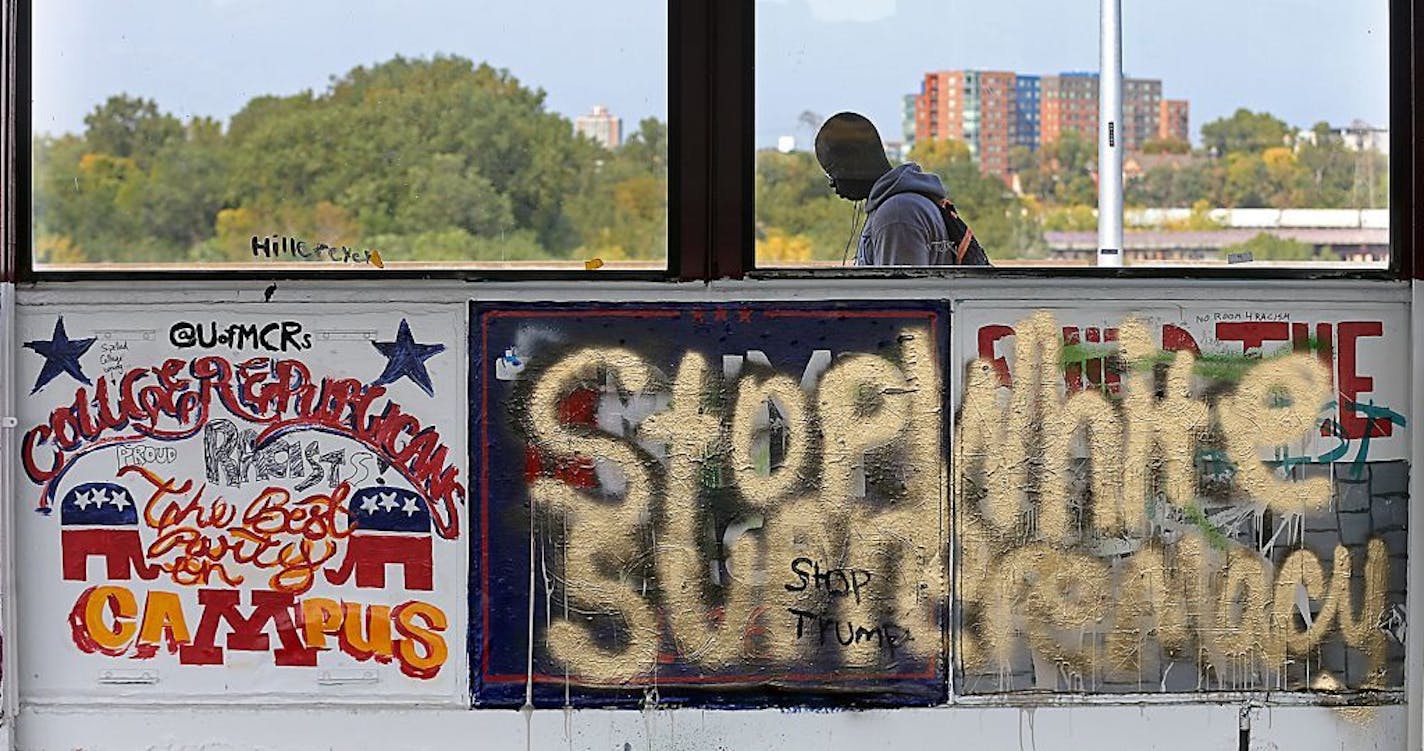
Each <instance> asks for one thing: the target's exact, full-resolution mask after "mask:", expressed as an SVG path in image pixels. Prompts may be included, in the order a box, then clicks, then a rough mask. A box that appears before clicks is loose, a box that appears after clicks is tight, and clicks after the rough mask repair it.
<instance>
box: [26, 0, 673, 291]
mask: <svg viewBox="0 0 1424 751" xmlns="http://www.w3.org/2000/svg"><path fill="white" fill-rule="evenodd" d="M29 6H30V13H31V16H32V17H31V28H32V34H31V37H32V44H33V54H32V61H31V64H32V84H31V86H32V90H33V113H32V120H31V126H32V136H33V138H32V149H33V160H32V163H33V168H32V180H31V190H32V204H33V214H32V230H33V231H32V240H33V245H34V253H33V263H34V266H35V268H36V269H38V270H41V271H44V270H50V271H55V270H74V269H79V270H90V271H92V270H101V271H102V270H123V269H134V268H147V269H165V270H173V269H193V268H220V269H229V268H249V269H251V268H260V269H267V270H271V269H272V268H273V267H274V266H276V267H279V268H280V269H281V270H283V271H292V270H295V271H307V270H310V271H327V270H337V269H345V270H356V269H366V270H376V269H378V268H385V269H389V270H400V269H413V270H427V269H439V268H469V267H479V268H511V269H520V268H531V267H535V268H578V269H583V268H585V267H586V266H597V265H605V266H607V267H609V268H630V269H654V270H655V269H665V268H667V258H668V251H667V248H668V224H669V222H668V204H669V201H668V196H669V188H668V186H669V181H668V175H669V170H668V166H669V147H668V144H669V138H668V120H669V118H668V104H667V90H668V82H667V70H668V65H667V59H668V53H667V50H668V6H667V4H666V3H664V2H661V1H660V0H613V1H611V2H607V3H602V4H600V5H599V6H598V12H596V13H590V12H586V11H587V9H588V6H587V5H586V4H583V3H576V2H573V1H572V0H530V1H529V2H522V3H517V4H494V5H491V4H488V3H477V4H472V3H466V2H457V1H456V0H426V1H423V2H416V3H407V4H392V3H381V4H360V5H356V6H353V5H351V4H349V3H340V2H335V0H318V1H317V2H303V3H279V2H268V1H267V0H214V1H213V2H198V3H177V4H167V5H165V7H164V10H163V11H162V13H155V12H150V11H143V10H139V9H137V8H135V7H134V6H132V5H130V4H114V3H107V2H100V1H98V0H43V1H42V2H32V3H29ZM353 8H359V10H353ZM574 15H576V16H577V17H578V19H579V21H578V23H568V24H551V23H549V22H548V19H550V18H558V17H570V16H574Z"/></svg>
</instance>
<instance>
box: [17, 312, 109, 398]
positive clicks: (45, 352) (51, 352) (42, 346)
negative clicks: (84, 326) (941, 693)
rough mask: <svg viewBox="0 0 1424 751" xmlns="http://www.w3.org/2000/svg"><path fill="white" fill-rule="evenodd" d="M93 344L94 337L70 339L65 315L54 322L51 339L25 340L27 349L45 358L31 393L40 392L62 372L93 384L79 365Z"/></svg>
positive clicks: (81, 381)
mask: <svg viewBox="0 0 1424 751" xmlns="http://www.w3.org/2000/svg"><path fill="white" fill-rule="evenodd" d="M93 345H94V338H93V337H90V338H88V339H70V338H69V335H68V334H66V333H64V316H60V317H59V320H57V321H55V322H54V334H52V335H51V336H50V339H49V341H45V340H43V339H36V340H35V341H33V342H25V348H26V349H32V350H34V351H35V352H38V353H39V354H40V355H42V356H44V359H45V363H44V367H42V368H40V377H39V378H36V379H35V387H34V388H32V389H30V393H31V394H34V393H36V392H38V391H39V390H40V389H42V388H44V385H45V384H46V383H49V382H50V381H53V380H54V379H55V378H56V377H57V376H59V374H60V373H68V374H70V375H71V376H74V378H75V380H77V381H79V382H80V383H83V384H85V385H87V386H92V385H93V382H91V381H90V380H89V376H86V375H84V370H83V368H82V367H81V366H80V365H79V358H80V357H83V356H84V353H85V352H88V351H89V348H90V347H91V346H93Z"/></svg>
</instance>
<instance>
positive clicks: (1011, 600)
mask: <svg viewBox="0 0 1424 751" xmlns="http://www.w3.org/2000/svg"><path fill="white" fill-rule="evenodd" d="M1277 323H1278V324H1279V325H1280V326H1281V327H1283V329H1282V330H1281V331H1277V330H1276V329H1274V328H1270V329H1264V328H1263V329H1250V330H1248V329H1247V328H1246V327H1254V326H1272V327H1273V326H1275V325H1276V324H1277ZM1231 326H1237V327H1238V328H1227V327H1231ZM1322 326H1323V330H1328V329H1329V328H1330V326H1329V325H1328V324H1324V325H1322ZM1353 326H1354V325H1352V324H1340V326H1339V329H1340V330H1341V332H1342V336H1345V335H1346V334H1345V333H1344V332H1348V331H1351V330H1352V327H1353ZM1294 328H1296V325H1295V324H1288V323H1286V322H1276V323H1270V324H1260V323H1218V324H1217V331H1218V332H1219V333H1220V334H1221V336H1220V338H1219V341H1240V342H1242V344H1241V346H1242V347H1243V348H1244V350H1245V351H1246V352H1251V351H1252V350H1257V349H1258V348H1259V347H1260V346H1261V344H1262V342H1263V341H1265V340H1266V339H1267V338H1269V337H1275V338H1277V339H1280V340H1282V341H1286V340H1288V339H1289V336H1290V332H1291V331H1292V329H1294ZM986 330H987V331H986ZM1353 330H1361V331H1375V332H1376V333H1375V334H1374V335H1379V334H1378V332H1379V327H1378V326H1377V325H1376V326H1374V327H1370V326H1360V327H1354V328H1353ZM1065 331H1066V329H1065V328H1064V327H1061V326H1060V325H1059V323H1058V321H1056V320H1055V318H1054V317H1053V316H1052V315H1050V314H1048V313H1038V314H1035V315H1031V316H1029V317H1027V318H1025V319H1023V320H1020V321H1018V322H1017V323H1015V324H1014V325H1013V326H1012V327H1008V326H1002V325H995V326H994V327H992V328H991V327H988V326H985V327H981V328H980V330H979V334H978V341H979V343H980V345H981V346H980V349H979V352H980V354H981V358H980V359H978V360H975V361H974V362H972V363H970V364H969V366H968V369H967V375H966V379H965V389H964V396H963V400H962V404H961V408H960V410H959V414H958V419H957V425H956V433H955V439H954V446H955V448H954V451H955V467H956V471H955V475H956V476H955V497H956V499H957V506H956V508H957V515H956V530H957V536H956V552H957V561H958V566H957V574H956V580H955V588H954V599H955V602H956V605H957V621H958V624H959V628H958V629H957V630H956V640H955V644H956V646H957V655H958V657H959V669H960V670H961V671H962V673H963V675H964V680H965V681H966V689H967V690H969V691H971V692H976V691H978V692H982V691H1003V690H1015V689H1024V688H1037V689H1050V690H1077V691H1084V690H1086V691H1143V690H1162V691H1167V690H1202V689H1211V688H1229V689H1241V688H1251V689H1307V690H1308V689H1310V688H1311V687H1313V686H1317V685H1322V682H1321V680H1320V675H1322V674H1323V675H1330V671H1340V672H1348V675H1345V676H1331V680H1332V681H1336V683H1337V684H1338V685H1340V686H1341V687H1342V688H1341V690H1347V689H1351V688H1357V689H1358V688H1364V689H1377V688H1385V687H1391V686H1397V685H1399V680H1400V675H1399V670H1398V667H1399V666H1398V665H1397V664H1391V661H1390V655H1391V654H1392V647H1391V645H1390V641H1389V635H1388V633H1387V631H1386V630H1385V629H1382V628H1381V627H1380V623H1381V618H1382V617H1383V616H1384V614H1385V613H1386V612H1388V610H1389V608H1390V606H1391V604H1392V602H1393V599H1392V598H1393V597H1394V596H1395V595H1394V594H1393V593H1394V592H1395V591H1396V590H1402V586H1403V584H1402V582H1399V583H1391V582H1390V581H1389V578H1390V571H1391V567H1392V566H1394V565H1395V563H1396V561H1397V560H1398V559H1399V557H1400V556H1401V555H1402V554H1403V545H1402V539H1401V538H1395V537H1394V536H1392V535H1384V536H1379V537H1360V538H1358V539H1349V540H1347V539H1345V536H1344V534H1343V530H1341V532H1340V533H1339V536H1338V537H1337V538H1336V540H1335V541H1334V542H1333V543H1332V542H1330V541H1329V540H1328V535H1325V538H1326V539H1321V537H1320V536H1319V535H1318V534H1316V533H1311V532H1309V531H1307V530H1309V529H1312V528H1314V527H1317V526H1319V525H1320V524H1321V523H1322V522H1321V520H1322V519H1323V518H1325V517H1326V515H1328V514H1331V507H1332V504H1338V498H1339V496H1340V493H1341V492H1342V491H1341V486H1340V484H1339V482H1338V480H1332V477H1331V472H1330V469H1331V466H1330V465H1328V464H1327V465H1307V466H1300V465H1299V464H1297V465H1296V466H1294V467H1292V466H1291V465H1283V464H1282V463H1281V462H1279V461H1276V462H1272V461H1269V460H1267V459H1263V456H1265V457H1269V456H1271V455H1272V454H1275V455H1277V456H1279V455H1280V454H1281V447H1285V446H1288V445H1301V444H1302V442H1308V441H1311V440H1313V439H1312V438H1311V437H1312V436H1314V435H1315V434H1316V433H1317V432H1318V431H1317V427H1318V426H1319V425H1320V419H1319V413H1320V411H1321V410H1322V409H1333V408H1335V407H1336V406H1337V401H1336V396H1337V395H1338V393H1339V392H1337V390H1336V389H1335V388H1333V387H1332V382H1331V375H1332V374H1331V368H1330V366H1331V364H1332V363H1331V361H1330V360H1329V359H1328V358H1325V359H1322V358H1321V357H1319V356H1318V354H1317V353H1316V352H1311V351H1308V350H1307V349H1304V348H1301V349H1296V350H1294V351H1288V352H1285V353H1280V352H1276V353H1271V354H1269V355H1264V356H1262V353H1260V352H1259V351H1257V355H1256V357H1255V358H1254V359H1252V360H1251V361H1250V362H1249V363H1245V364H1243V366H1242V367H1240V368H1239V369H1237V370H1235V371H1233V372H1232V373H1231V377H1230V378H1229V379H1225V378H1221V377H1220V372H1219V371H1218V372H1212V371H1210V370H1206V371H1204V369H1202V368H1201V367H1200V363H1201V361H1202V360H1203V359H1206V358H1209V357H1211V356H1212V355H1213V353H1210V352H1209V353H1205V354H1203V353H1202V351H1201V349H1200V348H1199V347H1198V346H1196V342H1195V339H1193V338H1192V336H1191V335H1190V334H1188V333H1187V332H1186V331H1185V330H1184V329H1181V328H1180V327H1177V326H1175V325H1173V324H1164V325H1163V326H1162V328H1161V336H1160V340H1161V342H1162V343H1163V346H1164V348H1167V349H1166V351H1164V349H1159V348H1158V346H1157V344H1156V342H1155V341H1154V337H1153V336H1152V334H1151V333H1150V332H1149V329H1148V327H1147V326H1146V325H1145V324H1144V323H1142V322H1141V321H1140V320H1138V319H1136V318H1133V317H1128V318H1126V319H1125V320H1123V321H1122V322H1121V323H1120V324H1119V325H1118V326H1117V327H1116V328H1115V329H1112V330H1111V331H1112V335H1111V337H1107V336H1102V337H1100V339H1099V340H1100V341H1103V342H1107V341H1111V342H1114V344H1113V346H1112V347H1110V348H1109V347H1103V348H1102V349H1099V350H1097V351H1095V352H1094V355H1095V356H1096V357H1097V358H1098V359H1099V362H1098V368H1099V371H1098V373H1099V374H1100V375H1099V376H1098V377H1097V378H1090V382H1091V381H1096V382H1097V383H1098V384H1099V385H1100V387H1099V388H1098V389H1096V390H1088V389H1075V388H1074V386H1075V385H1080V384H1081V372H1082V371H1081V370H1076V371H1075V370H1073V369H1071V366H1073V365H1080V364H1081V359H1080V356H1079V355H1078V354H1077V353H1074V354H1072V355H1070V356H1067V357H1065V354H1064V349H1065V348H1067V347H1070V346H1073V345H1072V344H1071V342H1072V341H1073V339H1072V337H1070V336H1067V335H1065ZM1010 335H1012V336H1013V337H1014V343H1013V351H1012V354H1013V364H1012V373H1010V372H1009V368H1008V361H1007V360H1006V359H1003V358H996V357H995V356H994V352H993V348H992V344H993V343H994V342H997V341H1000V340H1002V339H1004V338H1006V337H1007V336H1010ZM986 342H988V343H989V344H990V347H988V348H986V347H984V346H983V345H984V344H985V343H986ZM1065 365H1066V366H1069V367H1065ZM1340 367H1341V368H1343V369H1344V370H1342V371H1340V372H1342V373H1343V372H1345V371H1347V370H1348V371H1349V372H1351V373H1353V370H1354V365H1353V364H1349V365H1342V366H1340ZM1108 373H1117V374H1118V378H1116V379H1115V380H1112V381H1109V379H1108V378H1107V376H1106V374H1108ZM1213 375H1215V376H1217V377H1211V376H1213ZM1010 376H1011V377H1010ZM1352 377H1353V378H1356V379H1358V378H1359V377H1358V376H1352ZM1109 383H1111V384H1112V386H1113V387H1112V388H1108V384H1109ZM1366 387H1368V386H1366ZM1342 388H1343V387H1342ZM1396 415H1397V413H1396ZM1394 424H1396V425H1403V424H1404V423H1403V417H1402V416H1398V420H1397V421H1394ZM1341 433H1342V434H1345V435H1355V436H1357V437H1358V438H1359V439H1360V442H1361V444H1362V448H1361V451H1362V452H1367V451H1368V448H1367V442H1368V440H1369V438H1370V436H1371V435H1374V434H1377V431H1376V429H1375V428H1373V427H1368V426H1364V425H1362V426H1360V429H1359V430H1358V431H1356V432H1355V433H1347V432H1346V431H1341ZM1342 437H1343V435H1342ZM1342 455H1343V454H1342ZM1365 455H1367V453H1366V454H1365ZM1204 457H1211V458H1210V459H1209V460H1208V463H1209V464H1210V467H1207V465H1204V464H1203V463H1202V462H1203V460H1204V459H1203V458H1204ZM1333 458H1339V457H1338V456H1335V457H1325V460H1327V461H1328V460H1330V459H1333ZM1362 461H1363V460H1362ZM1313 466H1318V467H1320V468H1321V470H1323V471H1313V470H1312V469H1311V468H1312V467H1313ZM1342 466H1343V465H1342ZM1204 467H1207V468H1206V470H1205V471H1203V470H1204ZM1368 518H1369V517H1367V521H1368ZM1322 531H1324V530H1322ZM1352 534H1353V533H1352ZM1387 540H1388V542H1387ZM1347 543H1348V544H1347ZM1335 645H1339V646H1340V647H1344V648H1348V649H1349V650H1352V651H1353V652H1352V653H1353V654H1356V655H1358V657H1357V658H1356V659H1355V660H1354V661H1353V664H1350V663H1351V661H1350V660H1348V659H1346V658H1340V659H1331V656H1330V653H1331V651H1332V650H1336V649H1337V647H1336V646H1335ZM1341 654H1343V653H1341ZM1174 667H1175V668H1177V669H1178V672H1177V673H1176V674H1175V675H1173V674H1172V670H1173V668H1174Z"/></svg>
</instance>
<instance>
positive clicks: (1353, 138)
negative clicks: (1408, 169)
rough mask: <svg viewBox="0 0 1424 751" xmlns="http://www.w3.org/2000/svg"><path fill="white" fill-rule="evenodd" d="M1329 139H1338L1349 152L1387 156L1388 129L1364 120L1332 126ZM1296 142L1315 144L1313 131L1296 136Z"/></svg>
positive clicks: (1302, 132) (1305, 131)
mask: <svg viewBox="0 0 1424 751" xmlns="http://www.w3.org/2000/svg"><path fill="white" fill-rule="evenodd" d="M1330 137H1331V138H1336V139H1339V140H1340V143H1342V144H1343V145H1344V146H1345V148H1347V149H1349V150H1351V151H1378V152H1379V153H1381V154H1384V155H1385V156H1389V129H1388V128H1377V127H1375V126H1373V125H1370V124H1369V123H1367V122H1365V121H1364V120H1353V121H1351V122H1350V124H1349V125H1345V126H1334V125H1332V126H1330ZM1296 140H1297V141H1303V142H1305V143H1315V142H1316V135H1315V131H1313V130H1303V131H1301V132H1300V133H1298V134H1296Z"/></svg>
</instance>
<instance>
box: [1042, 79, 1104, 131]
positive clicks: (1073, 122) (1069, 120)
mask: <svg viewBox="0 0 1424 751" xmlns="http://www.w3.org/2000/svg"><path fill="white" fill-rule="evenodd" d="M1040 86H1041V92H1040V97H1041V99H1040V105H1039V107H1040V110H1039V111H1040V117H1039V139H1040V140H1039V143H1040V144H1049V143H1053V142H1054V141H1057V140H1058V139H1059V138H1061V137H1062V136H1063V134H1064V133H1067V132H1069V131H1072V132H1075V133H1077V134H1078V135H1081V136H1083V137H1084V138H1086V139H1087V140H1089V141H1097V138H1098V75H1097V74H1096V73H1060V74H1058V75H1056V76H1044V77H1043V79H1042V80H1041V81H1040Z"/></svg>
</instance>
